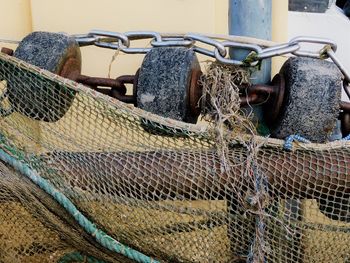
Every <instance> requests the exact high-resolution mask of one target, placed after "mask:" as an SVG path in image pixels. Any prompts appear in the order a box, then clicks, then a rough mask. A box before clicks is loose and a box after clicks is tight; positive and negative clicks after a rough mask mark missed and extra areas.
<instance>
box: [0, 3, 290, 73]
mask: <svg viewBox="0 0 350 263" xmlns="http://www.w3.org/2000/svg"><path fill="white" fill-rule="evenodd" d="M228 2H229V0H127V1H125V0H60V1H53V0H1V9H2V10H5V12H1V16H2V17H1V18H2V22H1V23H0V32H1V34H0V38H1V37H4V38H11V39H21V38H23V37H24V36H25V35H26V34H28V33H29V32H30V31H37V30H45V31H53V32H67V33H70V34H75V33H86V32H88V31H89V30H91V29H104V30H111V31H120V32H124V31H131V30H155V31H161V32H203V33H217V34H227V33H228ZM287 9H288V0H273V20H274V23H273V40H276V41H286V40H287V30H286V29H287ZM139 44H140V45H146V44H147V42H143V43H139ZM0 45H1V44H0ZM7 46H8V45H7ZM112 56H113V51H111V50H102V49H99V48H94V47H88V48H84V49H83V72H84V73H86V74H90V75H96V76H106V75H107V73H108V66H109V63H110V60H111V57H112ZM141 61H142V56H140V55H134V56H130V55H127V56H126V55H120V56H119V57H118V62H117V63H114V66H113V71H112V76H114V75H115V76H117V75H122V74H132V73H134V72H135V70H136V68H137V67H138V66H139V65H140V64H141ZM280 64H281V62H280V61H278V62H277V63H275V64H274V65H275V66H274V68H275V69H274V71H275V72H276V71H277V69H276V67H277V68H278V67H280Z"/></svg>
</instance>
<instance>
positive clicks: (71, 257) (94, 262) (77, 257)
mask: <svg viewBox="0 0 350 263" xmlns="http://www.w3.org/2000/svg"><path fill="white" fill-rule="evenodd" d="M73 262H87V263H106V261H103V260H100V259H97V258H94V257H91V256H85V255H83V254H82V253H80V252H72V253H68V254H65V255H64V256H63V257H61V258H60V259H59V260H58V263H73Z"/></svg>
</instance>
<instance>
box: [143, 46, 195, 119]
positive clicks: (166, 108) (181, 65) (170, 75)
mask: <svg viewBox="0 0 350 263" xmlns="http://www.w3.org/2000/svg"><path fill="white" fill-rule="evenodd" d="M193 70H200V66H199V62H198V59H197V57H196V54H195V52H194V51H193V49H189V48H183V47H176V48H175V47H170V48H169V47H159V48H153V49H152V50H151V51H150V52H148V54H147V55H146V56H145V59H144V61H143V63H142V66H141V69H140V73H139V79H138V86H137V107H139V108H141V109H143V110H145V111H148V112H152V113H154V114H158V115H160V116H163V117H166V118H171V119H174V120H179V121H184V122H189V123H195V122H196V121H197V118H198V116H193V113H191V111H190V107H189V96H190V91H189V87H190V82H191V77H192V71H193Z"/></svg>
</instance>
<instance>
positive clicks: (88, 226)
mask: <svg viewBox="0 0 350 263" xmlns="http://www.w3.org/2000/svg"><path fill="white" fill-rule="evenodd" d="M0 159H1V160H2V161H3V162H5V163H8V164H9V165H11V166H12V167H13V168H14V169H15V170H17V171H19V172H20V173H21V174H23V175H25V176H26V177H28V178H29V179H30V180H31V181H32V182H34V183H35V184H36V185H37V186H39V187H40V188H41V189H42V190H44V191H45V192H46V193H47V194H49V195H50V196H52V197H53V198H54V199H55V200H56V201H57V202H58V203H59V204H60V205H61V206H62V207H64V208H65V209H66V210H67V212H68V213H69V214H70V215H72V216H73V217H74V219H75V220H76V221H77V222H78V224H79V225H80V226H81V227H83V229H84V230H85V231H86V232H87V233H88V234H90V235H92V236H93V237H94V238H95V239H96V241H97V242H98V243H99V244H101V245H102V246H103V247H105V248H107V249H109V250H110V251H113V252H116V253H118V254H121V255H124V256H126V257H128V258H129V259H131V260H134V261H136V262H140V263H157V262H158V261H156V260H154V259H152V258H150V257H148V256H146V255H144V254H142V253H141V252H138V251H136V250H134V249H132V248H130V247H128V246H126V245H123V244H121V243H120V242H118V241H117V240H115V239H114V238H112V237H111V236H109V235H107V234H106V233H104V232H103V231H102V230H100V229H98V228H97V227H96V226H95V225H94V224H93V223H92V222H91V221H89V220H88V219H87V218H86V217H85V216H84V215H83V214H82V213H81V212H80V211H79V210H78V209H77V207H76V206H75V205H74V204H73V203H72V202H71V201H70V200H69V199H68V198H67V197H66V196H65V195H63V194H62V193H61V192H59V191H58V190H57V189H55V187H54V186H53V185H51V184H50V182H49V181H47V180H46V179H44V178H42V177H41V176H39V175H38V174H37V173H36V172H35V171H33V170H32V169H30V167H29V166H28V165H27V164H25V163H24V162H21V161H19V160H17V159H15V158H14V157H12V156H11V155H9V154H8V153H6V152H5V151H4V150H2V149H0Z"/></svg>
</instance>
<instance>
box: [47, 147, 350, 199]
mask: <svg viewBox="0 0 350 263" xmlns="http://www.w3.org/2000/svg"><path fill="white" fill-rule="evenodd" d="M246 154H247V152H246V150H245V149H244V148H243V147H238V146H237V147H235V148H234V149H232V150H231V152H230V153H229V157H230V159H231V162H232V164H231V166H230V168H231V170H230V171H229V172H222V169H221V166H220V163H221V161H220V158H219V157H218V155H217V154H216V152H215V151H203V152H198V151H162V152H120V153H117V152H116V153H103V152H101V153H68V152H62V153H54V154H53V155H52V159H51V160H50V164H48V165H49V166H51V167H52V168H53V169H56V170H58V172H59V173H62V174H64V175H66V176H70V177H71V178H77V180H71V181H70V182H71V183H72V184H73V183H74V182H87V183H86V184H81V183H79V184H80V185H79V186H78V187H80V188H83V189H85V190H90V191H97V189H101V191H102V189H103V191H104V192H105V193H108V194H114V195H123V196H126V197H131V198H137V199H145V200H162V199H167V198H169V197H170V196H177V197H181V198H185V199H192V200H193V199H201V200H203V199H204V200H212V199H225V198H232V196H234V195H235V194H237V193H239V192H241V193H242V192H249V189H254V188H253V187H254V186H253V184H254V178H253V177H252V176H251V174H252V173H248V175H247V174H246V173H245V171H246V169H247V155H246ZM256 161H257V163H258V166H259V168H260V170H261V174H263V175H265V176H266V180H267V181H268V183H269V186H268V189H269V191H270V195H271V197H273V198H282V199H287V198H292V199H299V198H316V199H317V198H320V197H321V196H322V195H332V196H336V195H340V196H345V195H349V196H350V152H349V151H348V150H346V149H344V150H341V151H340V150H334V149H333V150H327V151H319V152H318V151H295V152H286V151H284V150H282V149H277V148H273V149H270V148H263V149H261V150H260V151H259V153H258V155H257V157H256ZM87 164H88V165H87ZM106 164H108V165H109V166H110V167H111V169H109V170H108V172H106V171H105V172H104V173H101V171H100V170H99V167H102V166H105V165H106ZM78 167H79V168H78ZM80 179H83V180H80ZM111 182H113V183H111ZM77 184H78V183H77ZM72 186H73V185H72ZM74 186H77V185H74ZM98 191H99V190H98ZM253 192H254V191H253Z"/></svg>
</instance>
